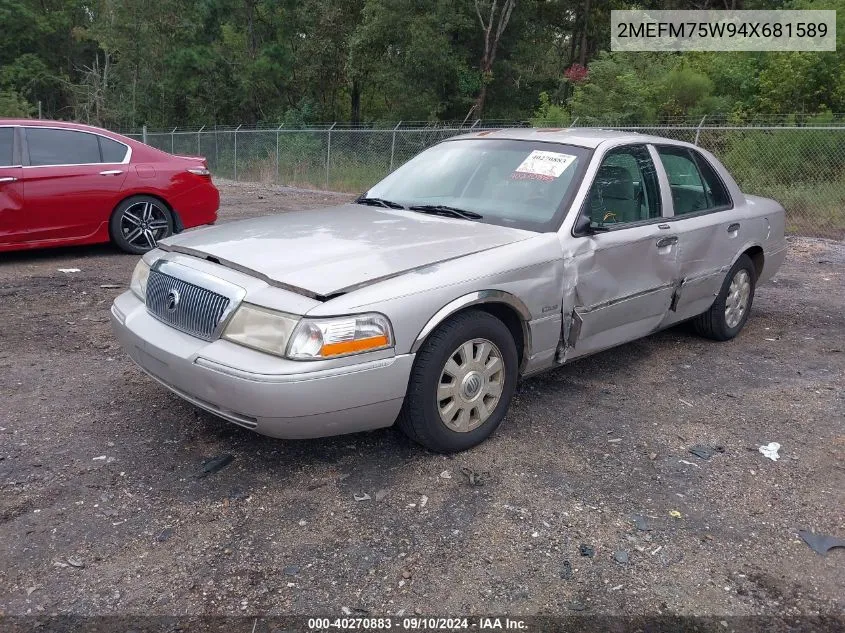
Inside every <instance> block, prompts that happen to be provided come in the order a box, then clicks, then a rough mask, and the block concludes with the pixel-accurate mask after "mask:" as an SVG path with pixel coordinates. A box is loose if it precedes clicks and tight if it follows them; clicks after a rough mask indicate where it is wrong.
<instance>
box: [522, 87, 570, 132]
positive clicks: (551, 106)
mask: <svg viewBox="0 0 845 633" xmlns="http://www.w3.org/2000/svg"><path fill="white" fill-rule="evenodd" d="M571 122H572V117H571V116H569V112H567V111H566V108H564V107H563V106H560V105H557V104H555V103H552V100H551V97H549V93H548V92H546V91H545V90H544V91H543V92H541V93H540V106H539V107H538V108H537V109H536V110H535V111H534V116H533V117H532V118H531V125H533V126H535V127H544V126H551V125H559V126H561V127H566V126H567V125H569V124H570V123H571Z"/></svg>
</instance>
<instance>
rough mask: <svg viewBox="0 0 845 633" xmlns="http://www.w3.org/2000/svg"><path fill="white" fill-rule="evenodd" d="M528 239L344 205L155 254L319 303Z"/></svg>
mask: <svg viewBox="0 0 845 633" xmlns="http://www.w3.org/2000/svg"><path fill="white" fill-rule="evenodd" d="M532 235H534V234H533V233H531V232H529V231H523V230H520V229H514V228H509V227H502V226H495V225H491V224H481V223H479V222H473V221H467V220H459V219H452V218H443V217H437V216H431V215H424V214H421V213H415V212H412V211H400V210H393V209H383V208H378V207H368V206H364V205H360V204H345V205H342V206H339V207H330V208H327V209H316V210H311V211H294V212H290V213H285V214H282V215H276V216H267V217H260V218H253V219H249V220H241V221H238V222H231V223H227V224H221V225H218V226H213V227H209V228H206V229H201V230H198V231H191V232H188V233H183V234H181V235H177V236H173V237H171V238H168V239H167V240H164V241H162V242H161V244H160V247H161V248H162V249H163V250H166V251H176V252H182V253H186V254H189V255H194V256H197V257H202V258H205V259H212V260H216V261H218V262H219V263H220V264H222V265H224V266H228V267H230V268H234V269H237V270H242V271H244V272H247V273H250V274H253V275H255V276H257V277H261V278H262V279H264V280H265V281H267V282H268V283H270V284H272V285H275V286H279V287H282V288H286V289H288V290H292V291H294V292H298V293H300V294H304V295H307V296H311V297H314V298H317V299H325V298H327V297H330V296H332V295H337V294H341V293H344V292H349V291H351V290H354V289H356V288H360V287H363V286H366V285H369V284H371V283H375V282H377V281H381V280H383V279H388V278H390V277H394V276H396V275H399V274H402V273H404V272H408V271H410V270H414V269H416V268H421V267H424V266H430V265H432V264H436V263H438V262H443V261H446V260H449V259H455V258H457V257H463V256H464V255H469V254H471V253H477V252H480V251H484V250H487V249H490V248H495V247H497V246H502V245H504V244H510V243H512V242H517V241H520V240H524V239H527V238H529V237H531V236H532Z"/></svg>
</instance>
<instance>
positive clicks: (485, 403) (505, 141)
mask: <svg viewBox="0 0 845 633" xmlns="http://www.w3.org/2000/svg"><path fill="white" fill-rule="evenodd" d="M785 253H786V242H785V240H784V210H783V208H782V207H781V206H780V205H779V204H778V203H777V202H774V201H773V200H768V199H765V198H760V197H757V196H752V195H748V194H744V193H742V192H741V191H740V190H739V188H738V187H737V185H736V183H735V182H734V180H733V178H731V176H730V174H729V173H728V172H727V171H726V170H725V168H724V167H723V166H722V165H721V164H720V163H719V161H718V160H717V159H716V158H714V157H713V156H712V155H711V154H709V153H708V152H705V151H703V150H701V149H700V148H698V147H695V146H693V145H690V144H687V143H681V142H677V141H673V140H669V139H665V138H659V137H651V136H641V135H636V134H628V133H621V132H612V131H601V130H592V131H591V130H580V129H574V130H538V129H521V130H501V131H495V132H480V133H474V134H468V135H464V136H461V137H457V138H454V139H451V140H448V141H445V142H443V143H440V144H439V145H436V146H435V147H432V148H430V149H428V150H426V151H424V152H422V153H421V154H419V155H418V156H416V157H415V158H414V159H412V160H410V161H409V162H408V163H406V164H405V165H403V166H402V167H400V168H399V169H397V170H396V171H394V172H393V173H392V174H390V175H389V176H387V178H385V179H384V180H382V181H381V182H380V183H378V184H377V185H375V186H374V187H373V188H372V189H370V190H369V191H367V192H366V193H364V194H363V195H361V196H360V197H359V198H358V199H357V200H356V201H355V202H354V203H350V204H345V205H342V206H339V207H334V208H328V209H322V210H316V211H301V212H293V213H285V214H283V215H279V216H271V217H262V218H256V219H251V220H244V221H241V222H234V223H230V224H225V225H220V226H215V227H209V228H204V229H200V230H197V231H193V232H188V233H184V234H181V235H178V236H174V237H171V238H168V239H166V240H163V241H162V242H161V243H160V244H159V247H158V248H157V249H155V250H153V251H151V252H149V253H147V254H146V255H144V257H143V259H142V260H141V261H140V262H139V263H138V265H137V267H136V269H135V272H134V274H133V277H132V281H131V289H130V290H129V291H128V292H126V293H124V294H122V295H120V296H119V297H118V298H117V299H116V300H115V302H114V305H113V306H112V311H111V312H112V323H113V327H114V332H115V334H116V336H117V338H118V339H119V340H120V341H121V343H122V344H123V346H124V348H125V349H126V351H127V352H128V354H129V355H130V356H131V357H132V359H133V360H135V362H137V363H138V365H140V366H141V367H142V368H143V369H144V370H145V371H146V372H147V373H148V374H149V375H150V376H152V377H153V378H154V379H156V380H157V381H159V382H160V383H161V384H162V385H164V386H165V387H167V388H168V389H170V390H171V391H173V392H174V393H176V394H177V395H179V396H181V397H182V398H184V399H186V400H188V401H189V402H191V403H193V404H195V405H196V406H198V407H201V408H202V409H205V410H207V411H210V412H212V413H214V414H216V415H218V416H220V417H222V418H225V419H226V420H229V421H231V422H233V423H235V424H238V425H240V426H243V427H245V428H248V429H252V430H255V431H257V432H259V433H263V434H265V435H270V436H274V437H281V438H305V437H321V436H327V435H335V434H341V433H350V432H354V431H363V430H367V429H373V428H378V427H384V426H389V425H391V424H393V423H394V422H397V421H398V425H399V427H400V428H401V429H402V430H403V431H405V432H406V433H407V434H408V435H409V436H411V437H412V438H413V439H415V440H417V441H418V442H420V443H421V444H423V445H424V446H426V447H428V448H430V449H432V450H435V451H441V452H453V451H461V450H464V449H467V448H470V447H472V446H475V445H476V444H478V443H479V442H482V441H483V440H484V439H486V438H487V437H488V436H489V435H490V434H491V433H493V432H494V431H495V429H496V428H497V427H498V426H499V425H500V424H501V423H502V420H503V419H504V417H505V414H506V413H507V410H508V407H509V405H510V402H511V398H512V397H513V393H514V389H515V387H516V383H517V380H518V379H519V377H520V376H529V375H531V374H535V373H537V372H540V371H543V370H546V369H550V368H553V367H557V366H560V365H562V364H564V363H569V362H572V361H574V360H576V359H578V358H581V357H583V356H586V355H589V354H593V353H595V352H598V351H600V350H604V349H607V348H610V347H613V346H615V345H620V344H622V343H625V342H627V341H632V340H634V339H637V338H639V337H642V336H646V335H648V334H650V333H652V332H655V331H657V330H660V329H662V328H665V327H668V326H670V325H673V324H675V323H679V322H681V321H686V320H692V322H693V324H694V326H695V328H696V329H697V330H698V332H699V333H701V334H702V335H703V336H706V337H708V338H711V339H714V340H717V341H724V340H728V339H731V338H733V337H735V336H736V335H737V334H739V332H740V330H742V327H743V325H744V324H745V322H746V320H747V319H748V316H749V312H750V310H751V304H752V301H753V299H754V290H755V288H756V287H757V285H759V284H760V283H762V282H764V281H766V280H768V279H769V278H771V277H772V275H774V274H775V272H776V271H777V270H778V268H779V267H780V265H781V263H782V262H783V260H784V257H785Z"/></svg>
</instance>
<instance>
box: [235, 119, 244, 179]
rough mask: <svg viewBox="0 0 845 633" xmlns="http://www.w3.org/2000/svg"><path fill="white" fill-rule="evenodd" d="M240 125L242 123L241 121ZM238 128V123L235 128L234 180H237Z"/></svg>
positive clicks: (239, 127)
mask: <svg viewBox="0 0 845 633" xmlns="http://www.w3.org/2000/svg"><path fill="white" fill-rule="evenodd" d="M241 125H243V123H242V124H241ZM240 129H241V126H240V125H239V126H238V127H236V128H235V182H237V181H238V130H240Z"/></svg>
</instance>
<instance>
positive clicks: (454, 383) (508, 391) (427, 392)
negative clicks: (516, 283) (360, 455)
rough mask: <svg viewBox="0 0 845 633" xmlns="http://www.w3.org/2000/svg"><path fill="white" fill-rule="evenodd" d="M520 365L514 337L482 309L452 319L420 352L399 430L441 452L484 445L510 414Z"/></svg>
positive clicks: (498, 321)
mask: <svg viewBox="0 0 845 633" xmlns="http://www.w3.org/2000/svg"><path fill="white" fill-rule="evenodd" d="M517 365H518V355H517V350H516V344H515V342H514V340H513V336H512V335H511V333H510V331H509V330H508V328H507V327H506V326H505V324H504V323H502V322H501V321H500V320H499V319H497V318H496V317H494V316H493V315H491V314H488V313H487V312H483V311H481V310H469V311H467V312H462V313H460V314H458V315H456V316H454V317H452V318H450V319H448V320H447V321H446V322H445V323H443V324H442V325H440V326H439V327H438V328H437V329H436V330H435V331H434V332H433V333H432V334H431V336H429V338H428V339H427V340H426V342H425V344H424V345H423V347H422V348H421V349H420V351H419V353H418V354H417V358H416V361H415V362H414V367H413V369H412V371H411V378H410V381H409V384H408V393H407V395H406V396H405V403H404V405H403V407H402V412H401V413H400V415H399V421H398V422H399V427H400V428H401V429H402V431H404V432H405V434H406V435H408V436H409V437H410V438H411V439H413V440H415V441H417V442H419V443H420V444H422V445H423V446H425V447H426V448H429V449H431V450H433V451H436V452H438V453H456V452H459V451H463V450H466V449H468V448H472V447H473V446H476V445H478V444H480V443H481V442H483V441H484V440H486V439H487V438H488V437H489V436H490V435H492V433H493V432H494V431H495V430H496V429H497V428H498V426H499V425H500V424H501V423H502V420H503V419H504V417H505V413H507V410H508V407H509V406H510V402H511V398H512V397H513V393H514V389H515V387H516V380H517Z"/></svg>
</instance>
